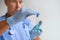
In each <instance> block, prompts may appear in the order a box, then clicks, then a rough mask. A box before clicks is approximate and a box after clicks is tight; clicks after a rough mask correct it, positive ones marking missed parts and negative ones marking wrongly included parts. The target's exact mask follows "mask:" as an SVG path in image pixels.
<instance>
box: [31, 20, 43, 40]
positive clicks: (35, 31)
mask: <svg viewBox="0 0 60 40" xmlns="http://www.w3.org/2000/svg"><path fill="white" fill-rule="evenodd" d="M41 24H42V21H39V23H38V24H37V25H35V27H34V28H33V29H32V30H31V31H30V36H31V39H34V38H36V37H37V36H40V34H41V32H42V30H41V28H40V26H41Z"/></svg>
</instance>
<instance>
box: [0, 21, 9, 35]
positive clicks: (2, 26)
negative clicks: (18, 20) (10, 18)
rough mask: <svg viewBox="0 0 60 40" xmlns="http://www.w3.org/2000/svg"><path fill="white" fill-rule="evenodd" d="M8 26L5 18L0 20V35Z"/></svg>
mask: <svg viewBox="0 0 60 40" xmlns="http://www.w3.org/2000/svg"><path fill="white" fill-rule="evenodd" d="M8 28H9V25H8V23H7V21H6V20H4V21H0V35H2V34H3V33H4V32H5V31H6V30H7V29H8Z"/></svg>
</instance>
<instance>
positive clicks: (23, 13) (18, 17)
mask: <svg viewBox="0 0 60 40" xmlns="http://www.w3.org/2000/svg"><path fill="white" fill-rule="evenodd" d="M31 15H36V17H38V16H39V13H38V12H36V11H34V10H31V9H26V8H22V10H20V11H19V12H17V13H16V14H15V15H13V16H11V17H9V18H7V22H8V24H9V25H10V26H12V25H14V24H16V23H18V22H21V21H23V20H24V19H25V18H27V17H28V16H31Z"/></svg>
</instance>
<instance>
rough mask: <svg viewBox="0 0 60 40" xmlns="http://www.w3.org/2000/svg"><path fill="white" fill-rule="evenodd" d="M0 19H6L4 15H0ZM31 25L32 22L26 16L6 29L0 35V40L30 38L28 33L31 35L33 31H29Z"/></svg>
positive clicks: (25, 39)
mask: <svg viewBox="0 0 60 40" xmlns="http://www.w3.org/2000/svg"><path fill="white" fill-rule="evenodd" d="M2 20H6V16H2V17H0V21H2ZM33 27H34V24H33V22H32V21H31V20H29V19H27V18H26V19H24V20H23V21H21V22H19V23H17V24H15V25H13V26H12V27H10V28H9V29H7V31H6V32H4V33H3V34H2V35H1V36H0V40H32V38H31V36H30V35H32V37H33V35H34V33H33V34H31V33H30V32H29V31H31V29H32V28H33ZM36 34H37V33H36ZM37 35H38V34H37Z"/></svg>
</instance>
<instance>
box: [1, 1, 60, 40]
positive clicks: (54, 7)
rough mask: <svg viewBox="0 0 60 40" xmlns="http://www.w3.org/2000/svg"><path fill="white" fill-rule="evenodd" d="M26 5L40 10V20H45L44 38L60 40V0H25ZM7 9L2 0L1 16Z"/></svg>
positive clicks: (44, 39)
mask: <svg viewBox="0 0 60 40" xmlns="http://www.w3.org/2000/svg"><path fill="white" fill-rule="evenodd" d="M24 6H25V7H28V8H32V9H35V10H37V11H39V12H40V17H39V20H42V21H43V24H42V25H41V28H42V30H43V32H42V34H41V36H40V37H41V39H42V40H60V31H59V30H60V0H24ZM6 10H7V9H6V6H5V5H4V2H3V0H0V16H2V15H4V14H5V13H6ZM32 20H33V18H32ZM35 23H36V21H35Z"/></svg>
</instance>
